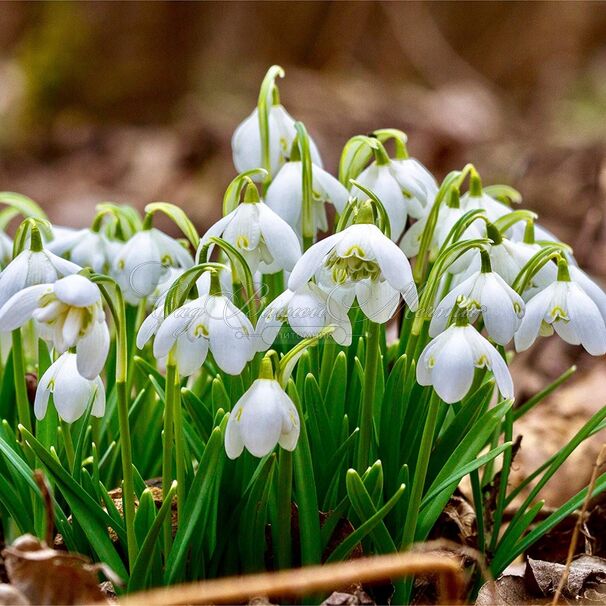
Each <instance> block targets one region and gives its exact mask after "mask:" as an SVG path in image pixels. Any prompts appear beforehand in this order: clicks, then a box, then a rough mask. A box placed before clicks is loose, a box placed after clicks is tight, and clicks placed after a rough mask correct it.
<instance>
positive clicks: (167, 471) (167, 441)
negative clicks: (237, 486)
mask: <svg viewBox="0 0 606 606" xmlns="http://www.w3.org/2000/svg"><path fill="white" fill-rule="evenodd" d="M176 374H177V369H176V367H175V363H174V361H173V360H172V359H169V362H168V364H167V365H166V392H165V393H166V399H165V402H164V431H163V434H164V437H163V440H162V490H163V491H164V492H166V493H168V487H170V485H171V484H172V481H173V477H172V476H173V473H172V462H173V461H172V449H173V427H174V418H173V417H174V408H173V405H174V397H173V396H172V395H170V396H169V394H170V393H172V392H173V391H174V390H173V389H172V386H173V385H174V384H175V377H176ZM178 488H179V485H178V484H177V489H178ZM177 498H178V497H177ZM163 536H164V551H165V554H166V556H168V553H169V551H170V547H171V544H172V540H173V528H172V520H171V519H170V516H169V517H167V519H166V520H164V529H163Z"/></svg>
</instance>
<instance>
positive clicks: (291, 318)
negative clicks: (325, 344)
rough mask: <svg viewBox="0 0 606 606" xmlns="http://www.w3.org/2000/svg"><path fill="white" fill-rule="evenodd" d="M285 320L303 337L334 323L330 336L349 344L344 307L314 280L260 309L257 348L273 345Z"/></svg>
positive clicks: (338, 341) (314, 334) (349, 324)
mask: <svg viewBox="0 0 606 606" xmlns="http://www.w3.org/2000/svg"><path fill="white" fill-rule="evenodd" d="M284 322H288V324H289V325H290V327H291V328H292V329H293V330H294V331H295V333H297V334H298V335H299V336H300V337H302V338H308V337H314V336H316V335H317V334H318V333H319V332H320V331H321V330H322V329H323V328H325V327H326V326H329V325H333V326H335V330H334V331H333V332H332V333H331V336H332V338H333V339H334V340H335V341H336V342H337V343H339V345H345V346H346V345H350V344H351V323H350V321H349V317H348V315H347V309H346V308H345V307H343V306H342V305H341V304H340V303H339V302H338V301H337V300H336V299H330V297H329V296H328V295H327V294H326V293H325V292H324V291H323V290H321V289H320V287H319V286H317V285H316V284H314V283H313V282H309V283H307V284H304V285H303V286H301V287H300V288H299V289H298V290H297V291H296V292H293V291H292V290H286V291H285V292H283V293H282V294H281V295H279V296H278V297H277V298H276V299H274V300H273V301H272V302H271V303H270V304H269V305H268V306H267V307H266V308H265V309H264V310H263V313H262V314H261V316H260V318H259V321H258V322H257V330H256V336H257V341H258V343H257V348H258V350H259V351H265V350H267V349H269V348H270V347H271V346H272V344H273V342H274V341H275V340H276V337H277V336H278V332H279V331H280V327H281V326H282V324H283V323H284Z"/></svg>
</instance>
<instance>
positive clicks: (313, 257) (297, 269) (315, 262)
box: [288, 232, 343, 290]
mask: <svg viewBox="0 0 606 606" xmlns="http://www.w3.org/2000/svg"><path fill="white" fill-rule="evenodd" d="M342 233H343V232H341V233H338V234H333V235H332V236H328V237H327V238H324V239H323V240H320V241H319V242H316V244H314V245H313V246H311V247H310V248H308V249H307V250H306V251H305V253H303V256H302V257H301V258H300V259H299V260H298V261H297V264H296V265H295V266H294V268H293V270H292V272H291V274H290V278H289V279H288V288H289V289H290V290H298V289H299V288H300V287H301V286H303V284H305V283H306V282H308V281H309V279H310V278H311V277H312V276H313V275H314V274H315V273H316V271H317V270H318V269H319V268H320V265H321V264H322V262H323V261H324V257H326V255H327V254H328V253H329V252H330V250H331V249H332V248H334V246H335V245H336V244H337V242H339V240H340V239H341V237H342Z"/></svg>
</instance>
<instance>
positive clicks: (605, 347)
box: [515, 267, 606, 356]
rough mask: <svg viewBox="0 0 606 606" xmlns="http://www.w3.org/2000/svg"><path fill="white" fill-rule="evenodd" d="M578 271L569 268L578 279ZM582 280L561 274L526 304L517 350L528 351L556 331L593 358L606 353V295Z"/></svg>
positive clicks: (516, 337) (585, 278)
mask: <svg viewBox="0 0 606 606" xmlns="http://www.w3.org/2000/svg"><path fill="white" fill-rule="evenodd" d="M578 272H580V270H575V269H573V268H572V267H571V268H570V274H571V275H576V276H577V277H578V276H579V273H578ZM581 280H582V282H581V281H580V283H577V282H576V280H570V277H569V276H562V275H561V273H560V275H559V276H558V279H557V280H556V281H555V282H553V283H551V284H550V285H549V286H547V287H546V288H544V289H543V290H542V291H540V292H539V293H537V294H536V295H535V296H534V297H532V299H530V301H528V302H527V303H526V313H525V315H524V318H523V319H522V322H521V324H520V328H519V329H518V331H517V332H516V335H515V346H516V349H517V350H518V351H524V350H525V349H528V348H529V347H530V346H531V345H532V344H533V343H534V342H535V340H536V338H537V337H538V336H539V334H542V335H544V336H546V335H550V334H553V331H554V330H555V332H557V333H558V335H559V336H560V337H561V338H562V339H563V340H564V341H566V342H567V343H570V344H571V345H582V346H583V347H584V348H585V349H586V350H587V352H589V353H590V354H591V355H594V356H601V355H603V354H604V353H606V324H605V321H606V316H605V315H604V314H605V313H606V294H604V292H603V291H602V290H601V289H600V288H599V287H598V286H597V285H596V284H593V283H592V282H591V280H590V279H589V278H588V277H587V276H584V277H581ZM588 282H590V283H591V285H589V284H588ZM582 283H584V284H585V286H584V287H583V286H581V285H580V284H582Z"/></svg>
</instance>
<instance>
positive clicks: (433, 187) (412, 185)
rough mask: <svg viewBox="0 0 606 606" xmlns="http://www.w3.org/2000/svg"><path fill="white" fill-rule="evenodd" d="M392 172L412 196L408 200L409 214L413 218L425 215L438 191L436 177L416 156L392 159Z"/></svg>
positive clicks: (399, 183)
mask: <svg viewBox="0 0 606 606" xmlns="http://www.w3.org/2000/svg"><path fill="white" fill-rule="evenodd" d="M391 172H392V174H393V176H394V177H395V179H396V181H397V182H398V185H399V186H400V187H401V188H402V189H403V190H404V191H405V192H408V195H409V196H410V197H409V198H408V199H407V201H406V204H407V207H408V214H409V215H410V216H411V217H413V219H421V218H422V217H424V216H425V215H426V214H427V211H428V209H429V208H430V207H431V206H432V204H433V201H434V200H435V197H436V194H437V193H438V189H439V187H438V183H437V181H436V180H435V177H434V176H433V175H432V174H431V173H430V172H429V171H428V170H427V168H425V166H423V164H421V163H420V162H419V161H418V160H415V159H414V158H405V159H402V160H398V159H393V160H391Z"/></svg>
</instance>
